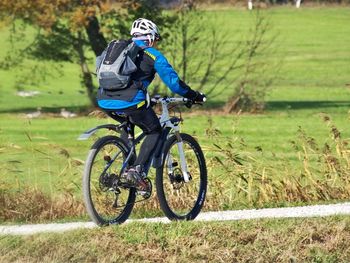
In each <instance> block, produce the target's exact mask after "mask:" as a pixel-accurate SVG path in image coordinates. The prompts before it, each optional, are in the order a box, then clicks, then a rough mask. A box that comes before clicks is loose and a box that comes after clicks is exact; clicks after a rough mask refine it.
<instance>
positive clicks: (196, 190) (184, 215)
mask: <svg viewBox="0 0 350 263" xmlns="http://www.w3.org/2000/svg"><path fill="white" fill-rule="evenodd" d="M180 136H181V139H182V144H183V147H182V148H183V150H181V147H179V145H178V144H179V141H178V139H177V137H176V136H175V135H174V136H171V137H170V138H169V139H168V140H167V141H166V143H165V146H164V155H163V156H164V158H163V162H162V165H161V167H160V168H157V171H156V188H157V196H158V199H159V204H160V207H161V209H162V210H163V212H164V214H165V215H166V216H167V217H168V218H169V219H170V220H193V219H194V218H196V216H197V215H198V214H199V212H200V210H201V209H202V207H203V204H204V200H205V196H206V191H207V181H208V180H207V168H206V164H205V158H204V155H203V152H202V149H201V147H200V146H199V144H198V142H197V141H196V140H195V139H194V138H193V137H192V136H190V135H188V134H185V133H180ZM181 151H182V152H183V154H184V157H185V158H184V159H185V160H186V162H185V163H186V165H187V172H188V175H189V179H190V180H189V181H188V182H185V178H184V174H183V169H182V166H183V163H181Z"/></svg>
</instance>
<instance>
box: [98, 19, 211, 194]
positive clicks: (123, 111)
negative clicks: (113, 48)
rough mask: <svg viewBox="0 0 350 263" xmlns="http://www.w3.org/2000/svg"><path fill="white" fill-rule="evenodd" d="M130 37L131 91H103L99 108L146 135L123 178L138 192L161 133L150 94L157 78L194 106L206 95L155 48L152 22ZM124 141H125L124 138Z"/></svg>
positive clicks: (136, 25)
mask: <svg viewBox="0 0 350 263" xmlns="http://www.w3.org/2000/svg"><path fill="white" fill-rule="evenodd" d="M130 34H131V36H132V38H131V40H129V41H130V42H131V41H132V42H134V43H135V45H136V46H137V47H138V51H137V55H136V59H135V65H136V67H137V69H136V70H135V72H133V73H132V74H131V77H130V82H129V84H128V88H127V89H123V90H118V91H113V90H106V89H104V88H102V87H100V88H99V90H98V93H97V102H98V106H99V107H100V108H101V109H103V110H104V111H105V112H106V113H107V114H108V115H109V116H110V117H112V118H113V119H115V120H117V121H124V120H125V118H128V119H129V120H130V121H131V122H132V123H133V124H134V125H137V126H138V127H140V128H141V129H142V130H143V131H144V132H145V133H146V134H147V136H146V138H145V139H144V142H143V143H142V145H141V149H140V152H139V155H138V157H137V159H136V160H135V162H134V164H133V166H132V167H129V168H128V169H127V170H126V172H125V173H124V174H123V177H124V178H125V180H126V181H127V182H129V183H131V184H133V185H134V186H135V187H136V188H138V189H144V188H145V187H147V184H145V182H144V181H143V176H144V175H143V167H144V165H145V164H146V163H147V161H148V159H149V158H150V157H151V156H152V154H153V151H154V150H155V148H156V145H157V141H158V139H159V136H160V133H161V126H160V122H159V119H158V117H157V115H156V114H155V112H154V110H153V109H152V107H151V106H150V101H149V96H148V94H147V88H148V87H149V85H150V84H151V82H152V81H153V79H154V77H155V74H156V73H157V74H158V75H159V77H160V78H161V80H162V81H163V82H164V83H165V84H166V85H167V86H168V87H169V88H170V90H171V91H172V92H174V93H177V94H179V95H180V96H183V97H185V98H188V99H190V100H192V101H193V102H203V101H204V100H205V95H204V94H202V93H200V92H198V91H194V90H192V89H191V88H190V87H189V86H188V85H187V84H186V83H184V82H183V81H182V80H181V79H180V78H179V76H178V74H177V73H176V71H175V70H174V69H173V68H172V66H171V65H170V64H169V62H168V61H167V59H166V58H165V56H164V55H163V54H162V53H161V52H160V51H158V50H157V49H156V48H155V46H156V44H157V42H158V41H159V40H160V39H161V37H160V34H159V30H158V28H157V26H156V25H155V24H154V23H153V22H152V21H150V20H147V19H144V18H139V19H137V20H135V21H134V22H133V24H132V27H131V32H130ZM132 91H134V92H132ZM122 137H124V139H125V134H123V135H122Z"/></svg>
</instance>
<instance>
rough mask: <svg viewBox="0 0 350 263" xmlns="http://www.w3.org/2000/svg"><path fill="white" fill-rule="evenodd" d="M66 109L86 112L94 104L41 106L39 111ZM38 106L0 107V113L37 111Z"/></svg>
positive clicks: (47, 111) (57, 111)
mask: <svg viewBox="0 0 350 263" xmlns="http://www.w3.org/2000/svg"><path fill="white" fill-rule="evenodd" d="M63 108H64V109H66V110H67V111H71V112H75V113H88V112H90V111H92V110H93V109H94V106H72V107H66V106H62V107H45V106H43V107H41V112H43V113H60V112H61V109H63ZM37 110H38V107H36V106H35V107H34V106H33V107H24V108H17V109H1V110H0V114H1V113H28V112H34V111H37Z"/></svg>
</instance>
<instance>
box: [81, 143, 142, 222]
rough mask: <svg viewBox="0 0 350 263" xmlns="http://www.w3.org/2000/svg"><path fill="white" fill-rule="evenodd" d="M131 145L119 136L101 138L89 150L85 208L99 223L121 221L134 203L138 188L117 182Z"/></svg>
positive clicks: (85, 183) (84, 187)
mask: <svg viewBox="0 0 350 263" xmlns="http://www.w3.org/2000/svg"><path fill="white" fill-rule="evenodd" d="M127 154H128V147H127V146H126V145H125V144H124V142H123V141H122V140H121V139H119V138H118V137H116V136H105V137H102V138H100V139H98V140H97V141H96V142H95V143H94V145H93V146H92V147H91V150H90V152H89V154H88V157H87V160H86V163H85V169H84V174H83V194H84V202H85V206H86V210H87V212H88V214H89V216H90V218H91V219H92V220H93V221H94V222H95V223H96V224H97V225H110V224H121V223H123V222H124V221H125V220H126V219H127V218H128V217H129V215H130V213H131V211H132V209H133V206H134V203H135V198H136V194H135V191H136V190H135V188H126V187H123V186H120V185H118V179H119V173H120V171H121V169H122V166H123V163H124V161H125V159H126V156H127Z"/></svg>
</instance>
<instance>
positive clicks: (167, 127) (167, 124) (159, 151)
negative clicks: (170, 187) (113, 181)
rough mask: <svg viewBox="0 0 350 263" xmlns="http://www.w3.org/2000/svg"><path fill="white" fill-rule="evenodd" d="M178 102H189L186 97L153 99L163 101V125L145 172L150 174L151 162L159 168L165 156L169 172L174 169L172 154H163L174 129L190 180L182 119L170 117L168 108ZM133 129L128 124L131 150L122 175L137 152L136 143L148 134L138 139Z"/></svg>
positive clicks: (127, 129)
mask: <svg viewBox="0 0 350 263" xmlns="http://www.w3.org/2000/svg"><path fill="white" fill-rule="evenodd" d="M176 102H187V99H186V98H169V97H164V98H160V97H155V98H153V99H152V103H161V106H162V114H161V116H160V117H159V122H160V124H161V126H162V133H161V136H160V140H158V143H157V145H156V150H155V151H154V152H153V154H152V156H151V157H150V158H149V161H148V163H146V165H145V167H144V169H145V173H146V174H148V172H149V169H150V167H151V164H152V163H153V167H155V168H157V167H159V166H160V165H161V163H162V162H161V161H162V160H163V158H164V159H165V160H166V159H167V160H168V162H167V164H166V165H167V166H168V170H169V172H172V171H173V167H172V165H173V162H172V158H171V156H163V147H164V143H165V141H166V140H167V138H168V137H169V134H170V132H171V131H173V132H174V134H175V136H176V138H177V147H178V151H179V156H180V167H181V171H182V174H183V177H184V181H185V182H189V181H190V176H189V173H188V169H187V163H186V158H185V153H184V147H183V141H182V138H181V136H180V127H179V124H180V121H181V119H179V118H177V117H170V115H169V110H168V105H169V104H170V103H176ZM131 130H132V129H131V128H130V125H129V124H127V126H126V131H127V133H128V139H129V146H130V150H129V154H128V156H127V157H126V159H125V161H124V163H123V166H122V169H121V171H120V175H121V174H122V173H123V172H124V170H125V168H126V167H127V165H128V163H129V161H130V159H131V157H132V155H133V154H134V153H135V148H136V145H137V144H138V143H140V141H141V140H142V139H143V138H144V137H145V136H146V134H145V133H144V132H143V133H141V134H140V135H139V136H138V137H137V138H136V139H134V134H132V133H131ZM167 157H168V158H167Z"/></svg>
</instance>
